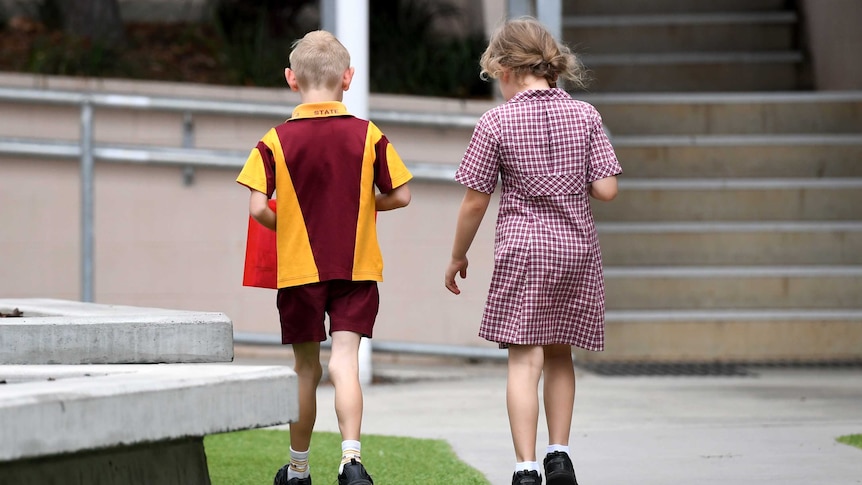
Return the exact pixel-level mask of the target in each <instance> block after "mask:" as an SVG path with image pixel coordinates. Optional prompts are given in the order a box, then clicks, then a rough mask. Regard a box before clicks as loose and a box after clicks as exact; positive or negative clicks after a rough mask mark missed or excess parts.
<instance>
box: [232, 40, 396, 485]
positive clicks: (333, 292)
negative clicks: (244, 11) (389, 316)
mask: <svg viewBox="0 0 862 485" xmlns="http://www.w3.org/2000/svg"><path fill="white" fill-rule="evenodd" d="M284 73H285V79H286V80H287V84H288V85H289V86H290V89H292V90H294V91H299V93H300V95H301V98H302V104H300V105H299V106H297V107H296V109H295V110H294V111H293V116H292V117H291V118H290V119H289V120H287V121H286V122H284V123H282V124H281V125H279V126H276V127H275V128H273V129H271V130H270V131H269V132H268V133H267V134H266V135H264V137H263V139H262V140H261V141H260V142H258V144H257V147H255V148H254V149H253V150H252V151H251V154H250V155H249V157H248V160H247V161H246V163H245V166H244V167H243V169H242V172H241V173H240V175H239V177H237V182H239V183H240V184H242V185H245V186H246V187H248V188H249V189H251V196H250V199H249V212H250V214H251V216H252V217H253V218H254V219H255V220H257V221H258V222H260V223H261V224H262V225H264V226H266V227H268V228H270V229H273V230H275V231H276V240H277V254H278V296H277V307H278V312H279V317H280V321H281V335H282V343H283V344H291V345H292V346H293V352H294V356H295V360H296V363H295V371H296V374H297V376H298V378H299V420H298V421H296V422H295V423H291V424H290V463H289V464H287V465H285V466H284V467H282V468H281V469H280V470H279V471H278V473H277V474H276V475H275V480H274V485H311V475H310V470H309V468H308V449H309V445H310V443H311V433H312V430H313V428H314V421H315V418H316V415H317V396H316V393H317V386H318V384H319V383H320V379H321V375H322V373H323V369H322V368H321V364H320V342H321V341H324V340H326V329H325V327H324V312H326V313H329V321H330V329H329V331H330V335H331V337H332V351H331V356H330V359H329V367H328V370H329V376H330V379H331V381H332V384H333V386H334V387H335V412H336V416H337V418H338V427H339V429H340V431H341V437H342V440H343V441H342V459H341V465H340V466H339V469H338V484H339V485H372V484H373V481H372V480H371V477H370V476H369V475H368V473H367V472H366V471H365V468H364V467H363V466H362V460H361V457H360V443H359V434H360V426H361V423H362V389H361V387H360V384H359V364H358V351H359V341H360V338H361V337H363V336H364V337H368V338H370V337H371V331H372V328H373V326H374V321H375V318H376V316H377V310H378V303H379V300H378V293H377V282H378V281H382V280H383V277H382V273H383V259H382V257H381V254H380V248H379V246H378V242H377V229H376V213H375V210H377V211H385V210H391V209H397V208H400V207H404V206H406V205H407V204H408V203H409V202H410V191H409V189H408V187H407V181H409V180H410V179H411V178H412V175H411V174H410V172H409V171H408V170H407V168H406V167H405V166H404V163H403V162H402V161H401V158H400V157H399V156H398V154H397V153H396V152H395V149H394V148H393V147H392V146H391V145H390V144H389V141H388V140H387V139H386V137H385V136H384V135H383V133H381V132H380V130H379V129H378V128H377V127H376V126H375V125H374V124H373V123H371V122H370V121H367V120H362V119H359V118H355V117H353V116H351V115H350V114H348V113H347V109H346V108H345V106H344V104H342V103H341V101H342V99H343V95H344V91H346V90H347V89H348V88H349V87H350V82H351V80H352V79H353V73H354V68H352V67H350V55H349V53H348V52H347V50H346V49H345V48H344V46H343V45H342V44H341V43H340V42H339V41H338V39H336V38H335V36H333V35H332V34H330V33H329V32H325V31H315V32H310V33H308V34H306V35H305V37H303V38H302V39H300V40H298V41H297V42H296V43H295V44H294V46H293V50H292V52H291V53H290V67H289V68H287V69H285V71H284ZM375 186H376V187H377V188H378V189H379V192H380V193H378V194H376V195H375V190H374V187H375ZM273 192H276V193H277V197H276V204H277V205H276V209H277V210H276V211H275V212H274V211H272V210H271V209H270V208H269V205H268V199H269V198H270V197H272V195H273ZM276 214H278V216H276Z"/></svg>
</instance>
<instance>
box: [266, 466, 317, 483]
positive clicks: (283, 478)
mask: <svg viewBox="0 0 862 485" xmlns="http://www.w3.org/2000/svg"><path fill="white" fill-rule="evenodd" d="M288 468H290V465H284V466H283V467H281V470H279V471H278V473H276V474H275V480H273V481H272V485H311V475H309V476H308V478H291V479H290V480H288V479H287V469H288Z"/></svg>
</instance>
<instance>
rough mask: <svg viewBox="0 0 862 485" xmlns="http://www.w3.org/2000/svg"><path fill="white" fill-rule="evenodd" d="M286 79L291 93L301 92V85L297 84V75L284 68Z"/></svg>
mask: <svg viewBox="0 0 862 485" xmlns="http://www.w3.org/2000/svg"><path fill="white" fill-rule="evenodd" d="M284 79H285V81H287V85H288V86H290V90H291V91H299V83H297V82H296V74H294V72H293V70H292V69H291V68H289V67H285V68H284Z"/></svg>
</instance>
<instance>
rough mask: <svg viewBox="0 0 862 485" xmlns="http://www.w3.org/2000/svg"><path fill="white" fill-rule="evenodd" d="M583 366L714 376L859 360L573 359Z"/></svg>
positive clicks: (846, 365) (848, 364)
mask: <svg viewBox="0 0 862 485" xmlns="http://www.w3.org/2000/svg"><path fill="white" fill-rule="evenodd" d="M575 365H576V366H577V367H578V368H580V369H583V370H586V371H589V372H592V373H594V374H598V375H602V376H693V377H697V376H704V377H707V376H716V377H750V376H756V375H757V370H758V369H760V370H763V369H782V368H785V369H860V368H862V360H832V361H821V362H800V361H770V362H583V363H581V362H576V363H575Z"/></svg>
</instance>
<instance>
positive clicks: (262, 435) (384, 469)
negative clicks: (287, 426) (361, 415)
mask: <svg viewBox="0 0 862 485" xmlns="http://www.w3.org/2000/svg"><path fill="white" fill-rule="evenodd" d="M289 445H290V434H289V432H288V431H283V430H272V429H268V430H267V429H255V430H249V431H238V432H234V433H224V434H217V435H211V436H207V437H206V438H204V448H205V450H206V455H207V463H208V465H209V470H210V479H211V480H212V483H213V485H252V484H253V485H260V484H269V483H272V478H273V477H274V476H275V472H276V471H278V469H279V468H281V467H282V466H283V465H284V464H285V462H287V461H288V460H289V459H290V456H289V453H290V451H289ZM340 461H341V437H340V436H339V435H338V434H337V433H314V436H313V438H312V441H311V454H310V456H309V464H310V466H311V473H312V477H314V479H315V482H317V481H318V480H320V483H335V478H336V474H337V472H338V464H339V463H340ZM362 463H363V464H364V465H365V467H366V468H367V469H368V472H369V473H370V474H371V476H372V477H373V478H374V483H381V484H387V483H421V484H423V485H489V482H488V480H487V479H485V477H484V476H483V475H482V474H481V473H480V472H479V471H478V470H476V469H475V468H472V467H470V466H469V465H467V464H466V463H464V462H462V461H461V460H459V459H458V457H457V456H455V453H454V452H453V451H452V448H451V447H450V446H449V444H448V443H447V442H445V441H443V440H429V439H416V438H401V437H394V436H379V435H363V436H362ZM318 477H320V478H318Z"/></svg>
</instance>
